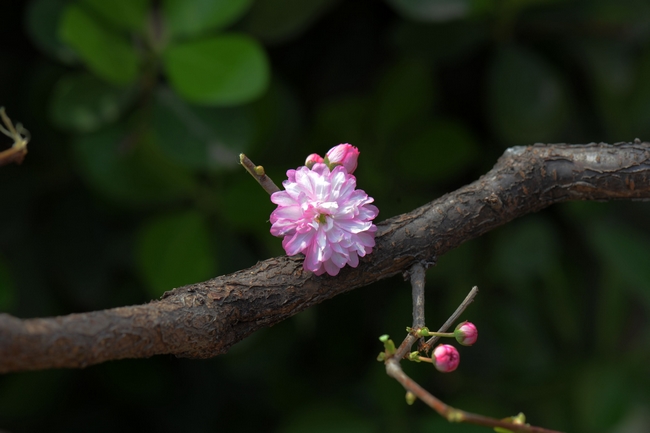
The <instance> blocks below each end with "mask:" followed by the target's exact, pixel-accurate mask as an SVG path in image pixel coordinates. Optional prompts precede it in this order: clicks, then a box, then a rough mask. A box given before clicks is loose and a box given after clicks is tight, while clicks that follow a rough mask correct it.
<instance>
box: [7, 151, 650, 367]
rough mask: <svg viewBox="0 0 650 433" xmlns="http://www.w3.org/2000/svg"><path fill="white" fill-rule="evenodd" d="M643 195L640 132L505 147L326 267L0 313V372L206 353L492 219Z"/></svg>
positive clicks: (646, 164)
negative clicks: (96, 305)
mask: <svg viewBox="0 0 650 433" xmlns="http://www.w3.org/2000/svg"><path fill="white" fill-rule="evenodd" d="M613 199H631V200H648V199H650V143H641V142H634V143H621V144H616V145H608V144H602V143H601V144H588V145H577V146H576V145H573V146H572V145H562V144H555V145H549V146H543V145H535V146H529V147H514V148H511V149H508V150H506V152H505V153H504V154H503V156H502V157H501V158H500V159H499V161H498V162H497V163H496V165H495V166H494V168H493V169H492V170H490V171H489V172H488V173H486V174H485V175H484V176H482V177H481V178H480V179H478V180H477V181H475V182H473V183H471V184H469V185H467V186H464V187H462V188H460V189H459V190H457V191H454V192H453V193H450V194H447V195H445V196H443V197H440V198H438V199H436V200H434V201H432V202H431V203H428V204H425V205H423V206H421V207H419V208H417V209H415V210H413V211H411V212H409V213H406V214H402V215H398V216H396V217H393V218H391V219H389V220H386V221H383V222H381V223H378V224H377V227H378V231H377V235H376V246H375V248H374V250H373V253H372V254H370V255H367V256H366V257H363V258H362V259H361V260H360V263H359V266H358V267H357V268H355V269H352V268H349V267H346V268H343V269H342V270H341V272H340V273H339V275H338V276H337V277H335V278H333V277H329V276H327V275H322V276H315V275H313V274H312V273H311V272H308V271H305V270H304V269H303V267H302V260H303V259H302V258H300V257H295V256H294V257H286V256H283V257H276V258H271V259H268V260H265V261H262V262H259V263H257V264H256V265H254V266H252V267H250V268H248V269H244V270H241V271H239V272H235V273H233V274H230V275H224V276H221V277H217V278H214V279H211V280H208V281H205V282H200V283H196V284H192V285H189V286H185V287H179V288H176V289H174V290H172V291H170V292H167V293H166V294H165V295H164V296H163V298H162V299H161V300H158V301H153V302H150V303H148V304H144V305H136V306H131V307H121V308H114V309H108V310H102V311H96V312H91V313H81V314H70V315H67V316H60V317H51V318H40V319H18V318H15V317H12V316H10V315H8V314H0V372H9V371H21V370H37V369H45V368H63V367H65V368H79V367H85V366H88V365H92V364H97V363H100V362H105V361H108V360H114V359H123V358H146V357H149V356H153V355H157V354H173V355H176V356H182V357H189V358H209V357H213V356H217V355H219V354H222V353H225V352H227V351H228V349H229V348H230V346H232V345H233V344H235V343H236V342H238V341H240V340H242V339H243V338H245V337H247V336H248V335H250V334H251V333H253V332H255V331H256V330H258V329H261V328H265V327H268V326H272V325H274V324H276V323H278V322H280V321H282V320H285V319H286V318H288V317H290V316H293V315H294V314H297V313H299V312H300V311H303V310H305V309H306V308H309V307H311V306H313V305H316V304H319V303H320V302H323V301H324V300H326V299H330V298H333V297H335V296H337V295H339V294H341V293H344V292H347V291H350V290H353V289H356V288H358V287H363V286H366V285H368V284H371V283H373V282H375V281H378V280H382V279H385V278H388V277H391V276H394V275H397V274H400V273H403V272H404V271H406V270H408V269H410V268H411V267H412V266H413V265H414V264H415V263H421V262H424V263H427V262H433V261H435V259H436V258H437V257H439V256H441V255H443V254H445V253H446V252H448V251H450V250H453V249H454V248H456V247H458V246H459V245H461V244H463V243H464V242H467V241H469V240H471V239H474V238H476V237H478V236H480V235H482V234H484V233H486V232H488V231H490V230H492V229H494V228H496V227H498V226H500V225H502V224H505V223H507V222H509V221H511V220H513V219H515V218H517V217H520V216H522V215H526V214H528V213H532V212H536V211H539V210H540V209H543V208H545V207H547V206H550V205H552V204H554V203H561V202H566V201H570V200H601V201H602V200H613Z"/></svg>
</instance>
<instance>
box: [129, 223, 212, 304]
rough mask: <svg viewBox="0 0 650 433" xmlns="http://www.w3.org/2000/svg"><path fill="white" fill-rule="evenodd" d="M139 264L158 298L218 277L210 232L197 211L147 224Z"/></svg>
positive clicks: (140, 241)
mask: <svg viewBox="0 0 650 433" xmlns="http://www.w3.org/2000/svg"><path fill="white" fill-rule="evenodd" d="M137 261H138V268H139V270H140V273H141V275H142V277H143V278H144V280H145V281H146V282H147V287H148V288H149V292H150V294H151V295H152V296H154V297H159V296H160V295H162V294H163V293H164V292H165V291H166V290H171V289H173V288H176V287H180V286H183V285H186V284H191V283H198V282H200V281H204V280H206V279H208V278H210V277H214V276H215V273H216V259H215V256H214V254H213V252H212V249H211V247H210V231H209V230H208V227H207V225H206V222H205V220H204V218H203V216H202V215H201V214H199V213H198V212H195V211H189V212H184V213H178V214H174V215H168V216H164V217H157V218H156V219H154V220H152V221H150V222H148V223H147V224H145V225H144V226H143V227H142V228H141V229H140V232H139V234H138V241H137Z"/></svg>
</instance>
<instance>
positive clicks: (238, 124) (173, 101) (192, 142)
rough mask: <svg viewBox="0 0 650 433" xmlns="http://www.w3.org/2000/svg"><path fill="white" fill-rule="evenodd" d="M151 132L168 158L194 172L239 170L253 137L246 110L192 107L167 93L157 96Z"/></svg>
mask: <svg viewBox="0 0 650 433" xmlns="http://www.w3.org/2000/svg"><path fill="white" fill-rule="evenodd" d="M153 128H154V133H155V136H156V139H157V141H158V144H159V146H160V148H161V149H162V150H163V151H164V152H165V153H166V154H167V155H169V156H170V157H171V158H173V160H174V161H177V162H178V163H180V164H183V165H186V166H188V167H191V168H195V169H210V170H215V169H220V168H232V167H236V166H238V165H239V154H240V153H243V152H246V151H247V150H248V148H249V146H250V144H251V141H252V140H253V137H254V135H255V125H254V123H253V120H252V113H251V111H250V110H249V109H248V108H242V107H230V108H214V107H197V106H191V105H188V104H187V103H185V102H184V101H182V100H181V99H180V98H178V97H177V96H176V95H175V94H174V93H173V92H171V91H170V90H168V89H163V90H161V91H159V92H158V93H157V95H156V100H155V104H154V107H153Z"/></svg>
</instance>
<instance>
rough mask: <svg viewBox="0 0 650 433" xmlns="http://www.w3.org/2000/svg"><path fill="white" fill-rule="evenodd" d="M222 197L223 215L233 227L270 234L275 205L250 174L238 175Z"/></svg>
mask: <svg viewBox="0 0 650 433" xmlns="http://www.w3.org/2000/svg"><path fill="white" fill-rule="evenodd" d="M278 180H279V179H278ZM278 183H279V182H278ZM221 198H222V200H223V201H222V203H223V205H222V206H221V209H220V211H221V215H222V216H223V217H224V219H225V220H226V221H227V222H228V223H229V224H230V225H231V226H232V227H235V228H237V229H238V230H246V231H259V232H264V233H266V234H268V231H269V229H270V228H271V226H270V225H269V222H268V221H269V215H271V212H272V211H273V209H274V208H275V205H274V204H273V203H272V202H271V200H269V196H268V194H267V193H266V192H265V191H264V190H263V189H262V188H261V187H260V186H259V184H258V183H257V182H255V180H253V179H252V178H251V177H250V176H241V177H238V178H237V182H236V183H235V184H234V185H228V187H227V188H226V189H225V191H224V194H223V196H222V197H221ZM278 242H279V241H278Z"/></svg>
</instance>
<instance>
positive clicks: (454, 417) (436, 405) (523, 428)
mask: <svg viewBox="0 0 650 433" xmlns="http://www.w3.org/2000/svg"><path fill="white" fill-rule="evenodd" d="M407 338H408V337H407ZM386 373H387V374H388V375H389V376H390V377H392V378H394V379H395V380H397V381H398V382H399V383H400V384H401V385H402V386H403V387H404V389H406V390H407V391H411V392H412V393H413V394H414V395H415V396H416V397H417V398H419V399H420V400H422V401H423V402H424V403H425V404H426V405H427V406H429V407H431V408H432V409H433V410H435V411H436V412H438V413H439V414H440V415H441V416H443V417H444V418H445V419H446V420H447V421H449V422H464V423H469V424H476V425H482V426H486V427H502V428H505V429H508V430H510V431H513V432H529V433H560V432H558V431H556V430H549V429H545V428H543V427H535V426H531V425H528V424H514V423H511V422H507V421H501V420H498V419H496V418H490V417H486V416H483V415H478V414H475V413H471V412H465V411H464V410H460V409H456V408H453V407H451V406H449V405H447V404H445V403H444V402H443V401H442V400H439V399H437V398H436V397H434V396H433V395H432V394H431V393H429V392H428V391H427V390H426V389H424V388H422V387H421V386H420V385H419V384H418V383H417V382H415V381H414V380H413V379H411V378H410V377H408V376H407V375H406V373H404V371H403V370H402V367H401V366H400V364H399V358H398V357H396V356H394V357H391V358H389V359H388V360H386Z"/></svg>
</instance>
